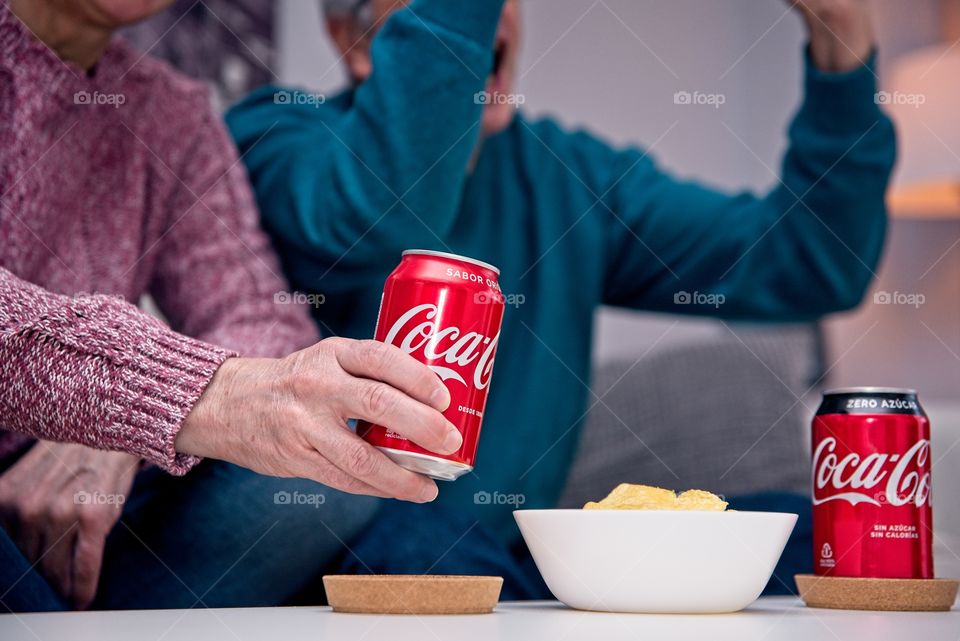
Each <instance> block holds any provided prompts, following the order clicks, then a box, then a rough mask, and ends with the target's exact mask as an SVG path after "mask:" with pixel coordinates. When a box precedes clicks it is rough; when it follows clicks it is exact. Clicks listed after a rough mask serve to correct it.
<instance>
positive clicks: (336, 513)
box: [0, 461, 379, 611]
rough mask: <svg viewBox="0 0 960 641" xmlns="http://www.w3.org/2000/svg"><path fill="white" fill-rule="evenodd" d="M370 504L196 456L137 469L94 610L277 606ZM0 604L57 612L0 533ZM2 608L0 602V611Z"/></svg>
mask: <svg viewBox="0 0 960 641" xmlns="http://www.w3.org/2000/svg"><path fill="white" fill-rule="evenodd" d="M378 507H379V501H378V500H376V499H372V498H369V497H359V496H354V495H349V494H344V493H342V492H338V491H336V490H332V489H330V488H328V487H325V486H323V485H320V484H317V483H313V482H311V481H303V480H297V479H278V478H273V477H267V476H261V475H259V474H255V473H253V472H250V471H249V470H245V469H243V468H239V467H236V466H234V465H230V464H227V463H221V462H214V461H206V462H204V463H201V464H200V465H199V466H197V467H196V468H195V469H194V470H193V471H191V472H190V473H189V474H187V475H186V476H184V477H172V476H169V475H168V474H166V473H164V472H163V471H161V470H159V469H147V470H145V471H143V472H141V473H140V474H139V475H138V476H137V479H136V481H135V483H134V486H133V490H132V491H131V492H130V496H129V498H128V501H127V503H126V504H125V506H124V511H123V515H122V517H121V519H120V522H119V523H118V524H117V525H116V526H115V527H114V529H113V531H112V532H111V534H110V536H109V538H108V540H107V545H106V551H105V557H104V563H103V571H102V574H101V578H100V587H99V590H98V594H97V599H96V602H95V604H94V608H102V609H133V608H191V607H241V606H250V607H253V606H269V605H283V604H286V603H288V602H290V601H291V600H293V599H295V598H296V597H297V596H298V595H299V594H300V593H301V592H302V591H303V590H305V589H308V588H310V586H312V585H314V583H315V582H316V581H317V580H318V579H319V577H320V575H321V574H322V573H323V572H324V570H325V569H326V568H327V567H328V566H330V565H331V564H333V563H336V562H337V561H338V558H339V557H340V555H342V554H343V553H344V551H345V549H346V546H347V545H349V543H350V542H351V541H352V540H353V539H354V538H355V537H356V536H357V535H358V534H359V533H360V532H361V531H362V530H363V529H364V528H365V527H366V526H367V524H368V523H369V521H370V520H371V519H372V518H373V517H374V515H375V513H376V511H377V509H378ZM5 592H6V593H7V595H6V596H0V602H2V603H3V604H5V605H6V607H7V609H10V610H14V611H40V610H60V609H65V604H64V603H63V602H62V600H61V599H60V598H59V597H58V596H57V595H56V594H55V593H54V592H53V590H51V589H50V588H49V586H48V585H47V584H46V582H45V581H44V580H43V578H42V577H41V576H40V575H39V574H38V573H37V572H36V571H35V570H33V569H31V568H30V564H29V563H27V561H26V560H25V559H24V558H23V556H22V555H21V554H20V552H19V550H17V549H16V547H15V546H14V545H13V544H12V543H11V542H10V540H9V538H8V537H6V536H5V534H4V533H3V532H2V530H0V595H3V594H4V593H5ZM2 608H3V606H0V611H2Z"/></svg>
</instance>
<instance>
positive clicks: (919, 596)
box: [794, 574, 960, 612]
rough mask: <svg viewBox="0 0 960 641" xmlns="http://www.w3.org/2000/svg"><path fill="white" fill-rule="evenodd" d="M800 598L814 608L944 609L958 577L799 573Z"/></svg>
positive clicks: (949, 603)
mask: <svg viewBox="0 0 960 641" xmlns="http://www.w3.org/2000/svg"><path fill="white" fill-rule="evenodd" d="M794 578H795V579H796V580H797V587H798V588H799V590H800V598H801V599H803V602H804V603H806V604H807V606H808V607H811V608H837V609H843V610H887V611H904V612H943V611H945V610H949V609H950V608H952V607H953V603H954V601H956V599H957V586H958V583H960V582H958V581H957V580H955V579H869V578H855V577H834V576H817V575H814V574H797V575H796V576H795V577H794Z"/></svg>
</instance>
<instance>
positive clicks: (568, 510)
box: [513, 508, 800, 518]
mask: <svg viewBox="0 0 960 641" xmlns="http://www.w3.org/2000/svg"><path fill="white" fill-rule="evenodd" d="M574 512H579V513H584V514H597V513H605V514H609V513H614V514H712V515H721V514H723V515H728V516H733V517H737V516H744V515H749V516H755V515H758V514H761V515H765V516H766V515H769V516H792V517H794V518H800V515H799V514H795V513H794V512H760V511H757V510H724V511H723V512H720V511H718V510H647V509H642V510H616V509H614V510H604V509H597V510H584V509H582V508H558V509H550V508H545V509H529V510H514V511H513V514H514V516H516V515H517V514H545V513H551V514H571V513H574ZM681 518H683V517H681Z"/></svg>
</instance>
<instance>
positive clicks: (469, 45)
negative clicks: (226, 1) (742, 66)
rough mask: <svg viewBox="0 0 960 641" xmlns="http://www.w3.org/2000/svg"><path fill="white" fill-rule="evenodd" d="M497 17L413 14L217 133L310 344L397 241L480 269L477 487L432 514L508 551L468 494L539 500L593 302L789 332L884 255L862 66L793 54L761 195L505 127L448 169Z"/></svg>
mask: <svg viewBox="0 0 960 641" xmlns="http://www.w3.org/2000/svg"><path fill="white" fill-rule="evenodd" d="M501 5H502V0H482V1H475V2H452V1H451V0H416V1H415V2H414V3H413V4H412V8H408V9H405V10H401V11H398V12H397V13H396V14H394V15H393V16H392V17H391V18H390V19H389V21H388V22H387V23H386V24H385V26H384V28H383V29H382V31H381V33H380V34H379V35H378V36H377V38H376V39H375V42H374V44H373V48H372V52H373V54H372V55H373V61H374V62H373V66H374V73H373V75H372V77H371V78H370V79H369V80H368V81H367V82H366V83H365V84H363V85H362V86H361V87H359V88H358V89H356V90H355V91H349V92H347V93H345V94H342V95H339V96H337V97H335V98H331V99H329V100H327V101H326V102H325V103H324V104H321V105H317V104H316V101H312V104H309V103H310V101H298V100H295V99H291V100H290V101H289V102H290V103H297V102H305V103H307V104H276V103H277V101H276V100H275V99H274V95H275V92H276V91H277V89H276V88H271V87H268V88H264V89H262V90H260V91H258V92H256V93H254V94H253V95H252V96H250V97H249V98H248V99H246V100H245V101H244V102H242V103H241V104H240V105H238V106H237V107H235V108H234V109H233V110H232V111H231V112H230V113H229V114H228V116H227V122H228V125H229V127H230V130H231V131H232V133H233V135H234V137H235V138H236V140H237V142H238V144H239V146H240V149H241V151H242V153H243V157H244V161H245V163H246V165H247V168H248V170H249V173H250V178H251V180H252V182H253V185H254V188H255V190H256V194H257V199H258V202H259V205H260V208H261V211H262V215H263V224H264V226H265V227H266V229H267V230H268V231H269V233H270V234H271V235H272V237H273V239H274V242H275V245H276V248H277V249H278V250H279V252H280V254H281V256H282V261H283V264H284V267H285V269H286V273H287V274H288V276H289V278H290V279H291V281H292V285H293V287H294V288H295V289H297V290H300V291H308V292H319V293H323V294H324V295H325V297H326V298H325V300H326V302H325V304H323V305H321V306H319V307H318V308H317V310H316V319H317V322H318V323H320V326H321V328H322V329H324V330H325V331H326V332H327V333H335V334H339V335H346V336H350V337H364V338H365V337H370V336H372V335H373V331H374V325H375V322H376V317H377V309H378V304H379V300H380V293H381V291H382V286H383V282H384V279H385V278H386V277H387V275H388V274H389V273H390V271H391V270H392V269H393V267H395V266H396V265H397V263H398V262H399V259H400V252H401V251H403V250H404V249H409V248H423V249H435V250H442V251H448V252H454V253H457V254H463V255H466V256H471V257H474V258H477V259H480V260H484V261H487V262H490V263H492V264H494V265H497V266H498V267H500V269H501V271H502V287H503V290H504V292H505V294H507V296H508V303H509V302H511V301H512V302H513V303H515V304H514V305H512V306H508V307H507V310H506V315H505V318H504V324H503V331H502V338H501V342H500V347H499V350H498V355H497V361H496V366H495V368H494V376H493V382H492V386H491V389H490V397H489V401H488V406H487V413H486V417H485V419H484V427H483V434H482V438H481V442H480V451H479V455H478V460H477V466H476V470H475V474H473V475H467V476H466V477H463V478H461V479H460V480H458V481H456V482H455V483H451V484H445V485H443V486H442V487H441V493H440V497H439V499H438V500H439V501H440V502H441V503H444V504H447V505H448V506H451V507H452V508H453V509H456V510H461V511H464V512H467V513H470V514H472V515H474V516H475V517H476V519H477V520H479V521H480V522H482V523H484V524H486V525H489V526H491V527H492V528H493V530H494V531H495V532H497V533H498V534H499V535H500V536H501V537H502V538H504V539H506V540H511V539H513V538H514V537H515V536H516V535H517V531H516V527H515V525H514V524H513V520H512V517H511V514H510V510H511V509H512V506H511V505H509V504H504V505H492V504H478V503H477V502H475V500H474V494H475V493H476V492H480V491H486V492H490V493H491V494H492V493H493V492H499V493H500V494H505V495H509V494H519V495H522V496H523V497H524V503H523V507H526V508H535V507H550V506H552V505H553V504H554V502H555V501H556V499H557V497H558V493H559V492H560V490H561V488H562V486H563V484H564V480H565V478H566V474H567V470H568V468H569V465H570V462H571V459H572V456H573V453H574V449H575V446H576V444H577V440H578V436H579V432H580V426H581V424H582V422H583V419H584V415H585V413H586V411H587V408H588V406H589V405H591V404H592V401H593V400H595V399H593V397H592V396H591V395H590V393H589V390H588V387H587V386H588V384H589V371H590V343H591V333H592V330H593V318H594V312H595V311H596V309H597V307H598V306H600V305H617V306H624V307H629V308H633V309H638V310H646V311H654V312H667V313H672V314H675V313H679V314H699V315H703V314H706V315H711V316H719V317H723V318H728V319H753V320H765V321H801V320H807V319H815V318H817V317H819V316H821V315H823V314H826V313H829V312H835V311H839V310H844V309H849V308H851V307H853V306H855V305H856V304H857V303H858V302H859V301H860V299H861V297H862V296H863V294H864V291H865V288H866V287H867V285H868V283H869V282H870V279H871V275H872V270H874V269H875V268H876V265H877V261H878V259H879V256H880V252H881V247H882V245H883V239H884V233H885V227H886V216H885V210H884V191H885V188H886V186H887V181H888V178H889V175H890V171H891V168H892V166H893V162H894V150H895V142H894V134H893V128H892V126H891V123H890V121H889V120H888V119H887V118H886V117H885V116H884V115H883V114H882V113H881V112H880V110H879V109H878V108H877V105H876V104H875V103H874V92H875V91H876V89H875V82H874V75H873V73H872V70H871V69H869V68H861V69H858V70H856V71H853V72H850V73H846V74H839V75H830V74H824V73H821V72H819V71H817V70H816V69H815V68H813V67H812V66H811V65H810V63H809V60H808V62H807V66H806V77H805V89H806V98H805V100H804V103H803V105H802V107H801V108H800V111H799V113H798V114H797V115H796V117H795V118H794V120H793V123H792V125H791V126H790V130H789V148H788V150H787V152H786V156H785V158H784V161H783V167H782V176H781V179H782V183H780V184H777V186H775V187H774V188H773V189H772V190H771V191H770V192H769V193H767V194H765V195H761V196H757V195H752V194H748V193H740V194H732V195H731V194H726V193H722V192H721V191H717V190H715V189H711V188H708V187H705V186H703V185H701V184H698V183H695V182H688V181H683V180H679V179H677V178H675V177H673V176H671V175H670V174H668V173H666V172H665V171H663V170H662V169H660V168H659V167H658V166H657V165H656V164H655V163H654V160H653V159H652V158H651V157H650V156H649V155H647V154H646V153H644V152H643V151H642V150H639V149H632V148H631V149H614V148H612V147H611V146H609V145H607V144H605V143H604V142H602V141H600V140H598V139H597V138H595V137H593V136H591V135H590V134H587V133H583V132H575V133H571V132H568V131H564V130H563V129H561V128H560V127H559V126H558V125H557V124H555V123H554V122H553V121H551V120H538V121H530V120H528V119H526V118H525V117H523V115H521V114H518V115H517V116H516V118H515V119H514V121H513V124H512V125H511V126H510V127H509V128H508V129H507V130H506V131H504V132H503V133H501V134H499V135H497V136H495V137H492V138H490V139H488V140H485V141H484V142H483V145H482V150H481V152H480V154H479V156H478V157H477V159H476V163H475V165H474V168H473V169H472V171H468V166H469V165H470V159H471V156H472V154H473V152H474V150H475V149H476V147H477V145H478V142H479V125H478V121H479V118H480V115H481V106H479V105H477V104H475V101H474V99H473V96H474V94H475V93H477V92H478V91H482V90H483V88H484V83H485V78H486V77H487V75H488V73H489V71H490V69H491V65H492V53H491V50H492V41H493V37H494V33H495V29H496V25H497V19H498V16H499V13H500V8H501ZM871 64H872V63H871ZM575 80H576V79H571V82H575ZM681 292H686V293H688V294H689V296H688V297H684V296H683V294H682V293H681ZM694 293H696V294H697V295H696V296H694ZM511 295H512V296H513V297H512V298H511ZM711 295H712V297H711ZM685 300H689V301H690V302H689V303H688V304H682V303H683V301H685ZM676 301H680V303H681V304H678V303H677V302H676ZM718 301H722V304H720V305H716V304H715V303H717V302H718ZM640 366H641V367H642V363H641V365H640ZM731 374H732V375H735V373H731ZM628 427H629V429H630V430H633V431H635V432H636V433H637V434H638V435H640V436H641V437H642V435H643V430H644V426H643V425H630V426H628ZM623 437H624V439H630V438H634V437H633V436H631V435H630V434H629V432H627V430H626V429H624V436H623ZM501 500H505V499H501Z"/></svg>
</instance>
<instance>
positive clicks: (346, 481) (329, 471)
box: [291, 450, 394, 499]
mask: <svg viewBox="0 0 960 641" xmlns="http://www.w3.org/2000/svg"><path fill="white" fill-rule="evenodd" d="M313 453H314V456H311V457H310V458H309V460H307V461H305V462H304V463H303V464H302V465H295V466H293V468H292V469H291V473H292V474H293V475H294V476H296V477H298V478H304V479H310V480H312V481H316V482H317V483H322V484H323V485H326V486H327V487H332V488H333V489H335V490H340V491H341V492H347V493H348V494H363V495H366V496H375V497H377V498H381V499H391V498H394V497H393V494H391V493H387V492H383V491H382V490H378V489H377V488H375V487H373V486H372V485H369V484H368V483H365V482H363V481H361V480H360V479H358V478H356V477H353V476H350V475H349V474H347V473H346V472H344V471H343V470H341V469H340V468H339V467H337V466H336V465H334V464H333V463H331V462H330V461H329V460H327V459H326V458H325V457H324V456H323V455H322V454H320V453H319V452H317V451H316V450H314V452H313Z"/></svg>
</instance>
